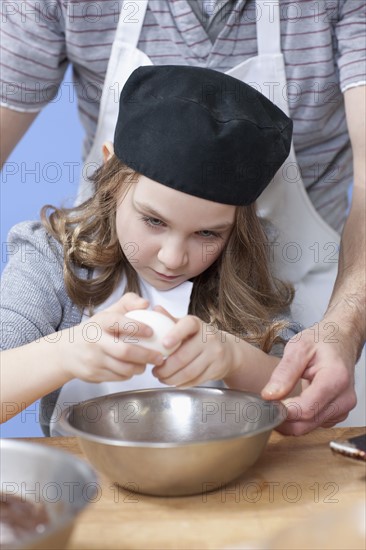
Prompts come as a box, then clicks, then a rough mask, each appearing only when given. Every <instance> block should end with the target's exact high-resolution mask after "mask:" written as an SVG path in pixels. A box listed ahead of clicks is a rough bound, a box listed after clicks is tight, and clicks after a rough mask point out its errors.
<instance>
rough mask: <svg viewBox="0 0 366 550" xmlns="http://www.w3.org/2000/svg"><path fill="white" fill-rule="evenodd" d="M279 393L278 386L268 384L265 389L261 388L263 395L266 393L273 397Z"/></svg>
mask: <svg viewBox="0 0 366 550" xmlns="http://www.w3.org/2000/svg"><path fill="white" fill-rule="evenodd" d="M280 391H281V387H280V386H279V385H278V384H268V386H266V387H265V388H263V393H267V394H268V395H275V394H277V393H279V392H280Z"/></svg>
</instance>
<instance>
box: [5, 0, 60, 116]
mask: <svg viewBox="0 0 366 550" xmlns="http://www.w3.org/2000/svg"><path fill="white" fill-rule="evenodd" d="M1 11H2V14H1V16H2V22H1V35H0V38H1V98H0V100H1V105H2V106H5V107H8V108H10V109H14V110H17V111H34V112H36V111H40V110H41V109H42V107H44V106H45V105H47V103H49V102H50V101H51V100H53V99H54V98H55V96H56V95H57V92H58V88H59V86H60V84H61V82H62V79H63V77H64V74H65V71H66V68H67V65H68V60H67V53H66V51H67V50H66V42H65V32H64V27H65V25H64V17H65V14H64V13H63V8H62V3H61V2H39V1H31V0H28V1H27V2H24V1H23V0H11V1H8V0H3V2H2V7H1Z"/></svg>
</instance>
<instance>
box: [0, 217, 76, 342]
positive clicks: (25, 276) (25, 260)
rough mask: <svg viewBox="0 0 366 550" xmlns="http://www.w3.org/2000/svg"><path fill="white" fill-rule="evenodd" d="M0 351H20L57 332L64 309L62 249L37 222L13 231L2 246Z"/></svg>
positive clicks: (17, 226) (23, 225) (24, 224)
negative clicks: (3, 264) (5, 259)
mask: <svg viewBox="0 0 366 550" xmlns="http://www.w3.org/2000/svg"><path fill="white" fill-rule="evenodd" d="M2 248H3V254H4V253H5V254H6V255H7V256H8V263H7V265H6V267H5V269H4V272H3V275H2V277H1V308H0V315H1V338H0V340H1V342H0V345H1V346H0V347H1V349H3V350H5V349H10V348H15V347H20V346H22V345H25V344H28V343H30V342H33V341H34V340H37V339H38V338H41V337H43V336H46V335H47V334H51V333H54V332H56V331H57V330H58V328H59V326H60V323H61V321H62V318H63V310H64V309H65V306H66V307H67V305H66V304H65V302H66V300H65V296H67V295H66V292H65V288H64V282H63V261H62V248H61V245H60V244H59V243H57V242H56V241H55V240H54V239H53V238H52V237H50V236H49V235H48V234H47V233H46V231H45V229H44V228H43V226H42V225H41V224H40V223H37V222H23V223H21V224H18V225H16V226H14V227H13V229H12V230H11V231H10V233H9V236H8V239H7V242H6V243H2Z"/></svg>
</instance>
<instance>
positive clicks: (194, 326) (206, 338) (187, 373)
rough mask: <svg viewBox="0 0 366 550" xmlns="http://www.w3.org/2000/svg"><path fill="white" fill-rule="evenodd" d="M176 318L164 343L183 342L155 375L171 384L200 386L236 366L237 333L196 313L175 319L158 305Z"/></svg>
mask: <svg viewBox="0 0 366 550" xmlns="http://www.w3.org/2000/svg"><path fill="white" fill-rule="evenodd" d="M154 309H155V310H156V311H159V312H160V313H164V314H165V315H167V316H168V317H170V318H171V319H173V321H175V322H176V325H175V327H174V328H172V329H171V331H170V332H169V334H167V336H166V337H165V338H164V339H163V344H164V345H165V346H166V347H167V348H170V347H173V346H174V345H176V344H177V343H178V342H180V341H182V344H181V346H180V347H179V348H178V349H177V350H176V351H175V352H174V353H173V354H172V355H170V356H169V357H168V359H166V361H165V363H164V364H163V365H162V366H156V367H154V369H153V371H152V372H153V375H154V376H156V378H158V380H159V381H160V382H162V383H164V384H168V385H171V386H180V387H185V386H196V385H198V384H202V383H203V382H206V381H208V380H221V379H223V378H225V377H226V376H227V375H228V374H229V373H230V372H231V369H232V368H233V367H234V355H235V354H234V350H235V348H234V344H235V339H234V337H233V336H232V335H231V334H229V333H227V332H223V331H219V330H216V329H214V327H212V325H208V324H207V323H204V322H203V321H201V320H200V319H199V318H198V317H195V316H193V315H186V316H185V317H183V318H182V319H175V318H174V317H172V316H171V315H170V314H169V313H168V312H167V311H166V310H165V309H164V308H162V307H160V306H157V307H156V308H154Z"/></svg>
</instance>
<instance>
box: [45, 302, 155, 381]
mask: <svg viewBox="0 0 366 550" xmlns="http://www.w3.org/2000/svg"><path fill="white" fill-rule="evenodd" d="M148 305H149V303H148V301H147V300H145V299H143V298H141V297H139V296H138V295H137V294H134V293H127V294H125V295H124V296H123V297H122V298H121V299H120V300H119V301H118V302H117V303H115V304H113V306H111V307H109V308H107V309H105V310H104V311H101V312H99V313H97V314H96V315H94V316H93V317H91V318H90V319H89V320H88V321H87V322H85V323H82V324H80V325H78V326H77V327H73V328H71V329H68V330H64V331H61V334H62V336H61V338H59V340H58V341H57V343H56V347H55V352H56V353H58V356H59V360H60V367H61V369H62V370H63V371H64V372H65V374H66V376H67V377H68V378H69V379H72V378H79V379H81V380H84V381H86V382H104V381H123V380H127V379H129V378H131V377H132V376H135V375H136V374H142V373H143V372H144V370H145V368H146V364H147V363H152V364H155V365H159V364H162V363H163V361H164V359H163V356H162V355H161V354H159V353H158V352H156V351H154V350H149V349H146V348H144V347H142V346H139V345H136V344H138V338H139V337H141V338H142V337H149V336H151V335H152V330H151V328H150V327H148V326H147V325H144V324H143V323H140V322H138V321H135V320H133V319H130V318H128V317H125V315H124V314H125V313H127V312H128V311H131V310H134V309H145V308H147V307H148Z"/></svg>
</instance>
